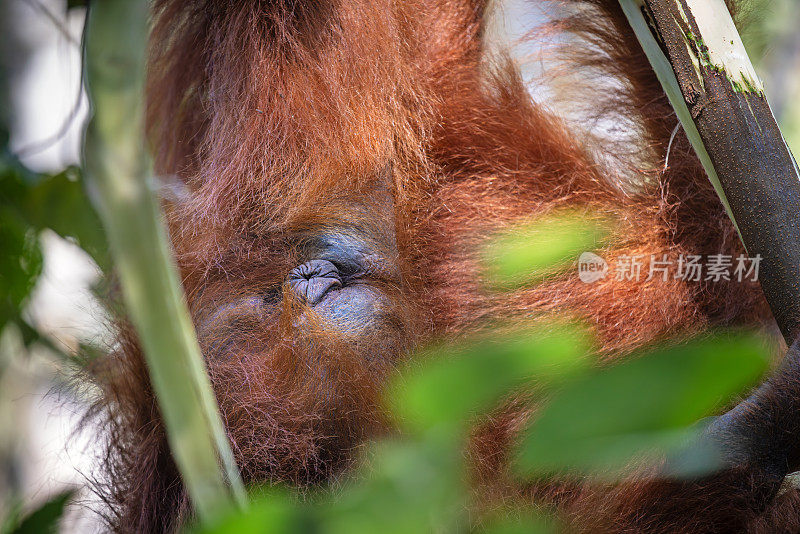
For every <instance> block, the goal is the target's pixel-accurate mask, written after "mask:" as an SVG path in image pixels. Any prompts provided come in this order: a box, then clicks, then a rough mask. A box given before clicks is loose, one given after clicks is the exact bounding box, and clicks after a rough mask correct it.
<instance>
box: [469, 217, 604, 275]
mask: <svg viewBox="0 0 800 534" xmlns="http://www.w3.org/2000/svg"><path fill="white" fill-rule="evenodd" d="M609 227H610V224H609V221H607V220H604V219H602V218H598V217H596V216H594V215H591V214H587V213H578V212H575V211H559V212H556V213H552V214H548V215H546V216H544V217H539V218H537V219H536V220H535V221H533V222H532V223H530V224H527V225H524V226H519V227H517V228H515V229H513V230H510V231H507V232H505V233H504V234H502V235H500V236H499V237H498V238H497V239H495V240H494V241H493V242H492V243H491V244H490V245H489V246H488V247H487V248H486V249H485V250H484V252H483V256H484V260H485V264H486V266H487V275H488V277H489V279H490V280H492V281H493V282H494V283H497V284H499V285H501V286H511V287H513V286H518V285H522V284H525V283H530V282H535V281H538V280H540V279H543V278H545V277H547V276H551V275H553V274H554V273H556V272H559V271H561V270H563V269H564V268H565V267H567V266H569V265H572V264H573V263H574V262H576V261H577V259H578V257H579V256H580V254H581V253H583V252H586V251H592V250H596V249H597V248H599V247H601V246H602V244H603V242H604V240H605V239H606V238H607V236H608V233H609Z"/></svg>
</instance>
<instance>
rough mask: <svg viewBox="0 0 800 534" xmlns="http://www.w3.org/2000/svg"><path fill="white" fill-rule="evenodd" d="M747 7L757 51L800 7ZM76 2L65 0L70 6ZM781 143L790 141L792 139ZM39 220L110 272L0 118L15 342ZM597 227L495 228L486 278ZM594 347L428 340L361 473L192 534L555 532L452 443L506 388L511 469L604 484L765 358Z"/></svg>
mask: <svg viewBox="0 0 800 534" xmlns="http://www.w3.org/2000/svg"><path fill="white" fill-rule="evenodd" d="M758 1H759V2H761V3H762V4H769V5H765V6H761V7H760V8H758V7H757V9H758V10H759V11H757V12H758V13H766V14H770V13H775V14H774V15H769V16H762V17H760V19H759V18H758V17H755V18H754V19H753V20H755V21H759V20H760V21H763V23H764V24H763V29H762V30H758V29H756V30H755V31H754V32H750V33H748V34H746V36H745V37H746V38H747V37H748V36H751V38H750V39H747V41H748V46H749V47H750V52H751V54H752V55H753V56H754V58H759V57H761V56H762V55H763V54H764V52H765V51H766V50H767V49H768V47H769V45H768V44H767V42H768V40H767V39H764V38H763V36H764V35H770V34H774V35H780V36H784V35H788V34H787V32H793V31H796V26H792V25H791V20H793V19H792V18H791V17H786V16H785V10H786V9H787V6H789V7H794V9H796V5H795V4H794V2H793V0H778V1H776V2H770V0H758ZM83 4H84V2H79V1H70V2H69V6H70V7H72V6H78V5H83ZM784 19H785V20H784ZM787 21H788V22H787ZM756 24H758V22H756ZM787 28H788V29H787ZM759 31H760V32H761V33H759ZM753 35H755V37H752V36H753ZM784 66H785V65H784ZM785 67H786V66H785ZM787 68H788V67H787ZM777 70H778V71H779V70H780V65H779V66H778V67H777ZM794 75H795V76H796V75H797V73H795V74H794ZM3 81H4V80H3V79H2V72H0V98H2V97H4V96H5V94H4V92H3V89H4V87H3V83H2V82H3ZM794 101H797V99H794ZM790 104H791V105H790V106H788V107H787V109H788V111H786V116H785V117H787V118H785V120H784V125H786V124H790V123H789V122H787V121H791V120H792V118H791V117H792V115H791V114H792V113H794V111H792V110H796V109H797V108H800V106H797V105H794V104H793V103H791V102H790ZM792 106H794V107H792ZM0 111H4V110H0ZM0 115H1V116H2V118H7V117H5V114H4V113H3V114H0ZM779 118H780V117H779ZM798 123H799V124H800V121H799V122H798ZM787 137H789V138H790V144H792V142H793V139H795V137H792V135H787ZM794 144H795V146H797V144H796V142H795V143H794ZM587 221H594V222H587ZM44 229H51V230H53V231H55V232H56V233H57V234H59V235H61V236H62V237H65V238H68V239H71V240H73V241H75V242H76V243H78V244H79V245H80V246H81V247H83V248H84V249H85V250H87V252H89V253H90V254H91V256H92V257H93V258H94V260H95V261H96V262H97V263H98V265H100V266H101V268H103V269H108V267H109V259H108V255H107V246H106V239H105V236H104V233H103V231H102V228H101V226H100V223H99V220H98V217H97V216H96V214H95V212H94V210H93V208H92V206H91V204H90V203H89V202H88V200H87V198H86V196H85V195H84V192H83V188H82V187H81V183H80V172H79V170H78V169H76V168H70V169H66V170H64V171H63V172H61V173H57V174H54V175H39V174H36V173H32V172H31V171H29V170H28V169H26V168H25V167H24V166H23V165H22V164H21V163H20V162H19V161H18V160H17V159H16V158H15V157H14V156H13V154H11V152H10V151H9V149H8V133H7V129H6V127H5V125H4V123H3V121H2V120H0V332H2V330H3V328H5V327H7V326H8V325H15V326H16V327H17V328H18V329H19V330H20V331H21V332H22V333H23V335H24V339H25V341H26V343H32V342H33V341H35V340H37V339H38V338H39V336H38V334H37V333H36V331H35V330H34V329H32V328H31V327H30V326H29V325H28V324H27V323H26V322H25V320H24V318H23V310H24V307H25V304H26V302H27V299H28V297H29V295H30V292H31V290H32V288H33V287H34V285H35V284H36V282H37V280H38V277H39V275H40V273H41V271H42V251H41V245H40V242H39V233H40V232H41V231H42V230H44ZM608 233H609V231H608V229H607V228H606V226H605V224H603V222H602V221H601V220H600V219H597V218H594V217H588V218H587V216H586V214H576V213H572V214H566V215H564V214H561V215H558V216H550V217H548V218H545V219H539V220H536V221H533V222H532V223H531V225H528V226H526V227H521V228H516V229H513V230H511V231H509V232H508V233H506V234H504V235H501V236H498V239H497V240H495V242H494V243H493V244H492V245H491V246H490V247H488V248H487V249H485V250H484V251H483V255H484V258H485V263H486V272H487V276H488V277H489V278H490V279H491V280H493V281H494V282H495V283H496V284H497V286H499V287H502V288H513V287H517V286H519V285H521V284H526V283H531V282H536V281H537V280H540V279H543V278H545V277H548V276H557V275H558V274H559V273H563V272H565V271H566V270H567V269H569V268H570V267H571V266H572V265H573V263H572V262H574V261H575V259H576V258H577V256H578V254H580V252H583V251H588V250H593V249H596V248H598V247H601V246H602V244H603V242H604V239H605V238H606V236H607V235H608ZM593 347H594V344H593V341H592V339H591V336H590V334H589V332H588V331H587V330H586V329H585V328H582V327H581V326H579V325H576V324H570V323H564V322H552V321H539V322H537V324H536V325H535V326H531V327H528V328H523V327H516V328H512V329H510V330H509V329H508V328H497V327H496V328H487V330H486V331H484V332H481V333H479V334H476V335H475V336H474V337H473V338H472V339H468V340H462V341H460V342H459V343H458V344H456V345H444V344H443V345H439V346H437V347H431V348H427V349H425V350H424V352H422V353H421V354H419V355H417V356H416V357H415V358H413V359H412V360H411V361H410V362H409V363H408V364H407V365H405V366H404V368H403V369H401V370H400V372H399V373H398V375H397V377H396V378H395V379H393V380H392V381H391V383H390V384H389V385H388V387H387V393H386V404H387V406H388V407H390V408H391V410H392V413H393V414H394V416H395V417H396V419H397V421H398V426H399V427H400V429H401V432H400V434H399V435H398V436H396V437H394V438H391V439H386V440H381V441H377V442H375V443H372V444H371V445H369V446H368V447H366V448H365V452H364V454H363V459H362V461H361V462H360V464H359V465H360V467H359V468H358V469H356V470H354V471H353V472H352V473H351V474H349V475H348V476H347V478H346V479H345V480H344V481H342V482H341V484H339V485H337V486H336V487H333V488H320V489H317V490H314V491H311V493H310V494H308V495H305V496H304V497H298V496H297V495H295V494H294V493H293V492H292V491H291V490H289V489H281V488H266V489H264V488H261V489H259V488H256V489H254V490H253V499H252V501H253V502H252V504H251V506H250V508H249V510H248V511H247V512H244V513H239V512H232V513H231V514H230V515H229V516H227V517H226V518H224V519H222V520H220V521H218V522H217V523H215V524H207V525H199V526H195V527H192V528H191V529H190V530H192V531H194V532H197V533H203V534H212V533H214V534H226V533H236V534H247V533H262V532H298V533H299V532H304V533H305V532H310V533H317V532H319V533H343V534H344V533H347V534H351V533H352V534H357V533H360V532H364V533H372V532H387V533H405V532H429V531H437V532H467V531H469V532H487V533H497V534H506V533H508V534H510V533H516V532H526V533H537V532H542V533H544V532H553V531H558V520H557V518H553V517H549V516H548V515H547V514H546V513H543V512H542V511H540V510H537V509H536V508H535V507H533V506H521V507H519V506H513V505H509V507H508V510H506V513H500V514H498V515H496V516H492V517H486V518H476V517H474V514H473V512H471V510H470V502H471V498H472V495H471V493H470V491H471V490H470V487H469V484H468V478H469V477H468V473H467V467H468V466H467V465H466V462H465V452H464V451H465V447H466V440H467V439H468V438H467V436H468V431H469V429H470V428H472V425H474V424H475V422H476V421H481V420H483V419H484V418H485V417H487V415H488V414H490V413H492V411H493V410H494V409H495V408H496V407H498V406H499V405H501V404H502V403H503V400H504V399H506V398H508V396H509V395H513V394H517V395H518V394H520V393H522V394H523V397H524V398H526V399H528V400H529V401H531V402H535V403H536V406H537V411H536V416H535V417H534V418H533V419H532V422H531V424H530V425H529V427H528V428H527V429H526V430H525V432H524V434H523V436H522V440H521V441H520V444H519V446H518V448H517V450H515V451H514V452H513V462H512V465H513V468H514V474H515V476H517V477H519V478H520V480H526V481H531V480H536V479H539V478H543V477H549V476H552V475H558V474H563V473H569V474H580V475H582V476H590V477H596V478H598V479H601V480H603V481H609V480H615V479H616V478H618V477H620V476H624V474H625V473H626V469H627V468H628V467H629V466H631V465H633V464H636V463H637V462H641V461H643V460H644V461H646V460H648V459H651V458H652V456H653V454H654V453H655V454H657V455H659V456H661V455H669V454H673V453H677V452H679V451H681V450H687V449H686V445H687V444H688V443H691V442H692V439H693V437H694V436H696V435H697V433H698V432H699V431H700V430H701V429H702V426H699V425H697V424H696V423H695V422H696V421H697V420H698V419H700V418H702V417H704V416H708V415H711V414H713V413H715V412H716V411H718V410H719V409H720V408H721V407H722V406H724V405H725V403H726V402H728V401H729V400H730V399H732V398H733V397H734V396H736V395H737V394H740V393H741V392H742V391H744V390H745V389H746V388H747V387H748V386H750V385H752V384H754V383H755V382H756V381H757V380H758V378H759V377H760V376H761V375H762V374H763V372H764V371H765V369H766V366H767V358H766V356H765V352H764V350H763V346H762V344H761V343H760V342H759V340H758V339H757V338H755V337H752V336H747V335H742V334H735V335H723V336H720V337H715V338H707V339H703V340H700V341H695V342H690V343H682V344H679V345H673V346H667V347H660V348H655V349H652V350H650V351H648V352H647V353H640V354H634V355H631V356H629V359H628V360H627V361H626V363H623V364H620V365H613V366H604V365H601V364H600V363H598V362H597V361H596V360H595V358H594V356H593ZM0 371H2V370H0ZM692 454H694V456H693V457H691V458H690V459H689V461H687V462H683V463H681V464H680V465H681V466H682V467H683V468H684V469H683V470H682V471H680V472H675V473H673V475H675V476H688V475H695V474H697V473H702V472H705V471H707V470H710V469H713V468H714V467H715V457H714V455H713V451H693V452H692ZM69 498H70V494H63V495H58V496H56V497H55V498H54V499H53V500H51V501H49V502H48V503H46V504H45V505H44V506H42V507H41V508H39V509H37V510H35V511H34V512H32V513H31V514H29V515H27V516H25V517H24V518H23V517H22V516H21V515H20V514H19V513H18V511H19V507H17V512H15V513H12V514H10V515H9V517H7V519H6V521H5V523H3V526H2V529H0V533H2V534H7V533H11V532H49V531H53V529H54V528H55V525H56V523H57V521H58V518H59V517H60V515H61V513H62V512H63V510H64V506H65V505H66V503H67V501H68V500H69Z"/></svg>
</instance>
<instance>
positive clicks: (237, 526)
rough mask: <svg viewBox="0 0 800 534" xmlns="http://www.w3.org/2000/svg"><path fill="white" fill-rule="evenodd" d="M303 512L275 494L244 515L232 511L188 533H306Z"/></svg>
mask: <svg viewBox="0 0 800 534" xmlns="http://www.w3.org/2000/svg"><path fill="white" fill-rule="evenodd" d="M305 516H306V510H305V509H303V508H302V507H301V506H300V505H299V504H298V503H296V502H294V501H292V500H291V498H290V497H289V495H287V494H284V493H279V492H276V491H272V492H268V493H266V494H265V495H263V496H262V497H261V498H258V499H253V502H252V503H251V505H250V506H249V507H248V509H247V511H245V512H240V511H232V512H231V513H230V514H229V515H228V516H226V517H222V518H221V519H219V520H218V521H215V522H213V523H211V524H208V525H203V526H199V527H197V528H195V529H193V530H192V532H194V533H195V534H263V533H265V532H286V533H293V532H298V533H299V532H307V531H308V530H307V529H305V528H303V527H304V526H305V525H306V524H307V523H308V522H309V520H308V519H307V518H306V517H305Z"/></svg>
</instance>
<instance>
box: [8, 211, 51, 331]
mask: <svg viewBox="0 0 800 534" xmlns="http://www.w3.org/2000/svg"><path fill="white" fill-rule="evenodd" d="M42 263H43V261H42V251H41V249H40V247H39V240H38V239H37V237H36V234H35V232H33V231H32V230H30V228H28V227H27V226H26V225H25V224H24V223H23V222H22V221H20V220H19V219H18V218H17V217H16V216H15V215H14V214H13V213H11V212H10V211H9V210H7V209H3V207H2V206H0V319H3V318H5V320H6V321H7V320H9V319H10V318H11V317H15V316H16V315H17V314H18V313H19V311H20V309H21V307H22V305H23V303H24V302H25V300H26V299H27V297H28V295H29V294H30V292H31V290H32V289H33V287H34V285H35V284H36V281H37V280H38V278H39V275H40V274H41V272H42ZM2 324H4V323H0V328H1V327H2Z"/></svg>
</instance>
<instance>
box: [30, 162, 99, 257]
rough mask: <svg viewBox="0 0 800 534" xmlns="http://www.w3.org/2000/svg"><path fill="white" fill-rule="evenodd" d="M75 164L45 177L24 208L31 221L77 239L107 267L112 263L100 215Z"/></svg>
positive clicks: (39, 227)
mask: <svg viewBox="0 0 800 534" xmlns="http://www.w3.org/2000/svg"><path fill="white" fill-rule="evenodd" d="M79 176H80V172H79V170H78V169H77V168H76V167H70V168H69V169H66V170H65V171H63V172H61V173H59V174H56V175H53V176H49V177H46V178H44V179H42V180H41V181H39V182H38V183H37V184H36V185H35V186H33V187H31V189H30V190H29V191H28V194H27V198H26V201H25V204H24V211H25V214H26V215H27V218H28V221H29V222H30V224H32V225H33V226H35V227H36V228H38V229H40V230H41V229H44V228H50V229H51V230H53V231H54V232H56V233H57V234H58V235H60V236H61V237H63V238H65V239H72V240H74V241H75V242H76V243H77V244H78V245H79V246H80V247H81V248H82V249H84V250H85V251H86V252H88V253H89V255H91V256H92V259H94V261H95V262H96V263H97V265H98V266H99V267H100V268H101V269H102V270H104V271H108V269H109V266H110V261H109V255H108V245H107V241H106V236H105V232H104V231H103V226H102V224H101V222H100V218H99V217H98V215H97V213H96V212H95V210H94V208H93V207H92V205H91V203H90V202H89V199H88V197H87V196H86V194H85V192H84V190H83V186H82V185H81V182H80V181H79Z"/></svg>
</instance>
